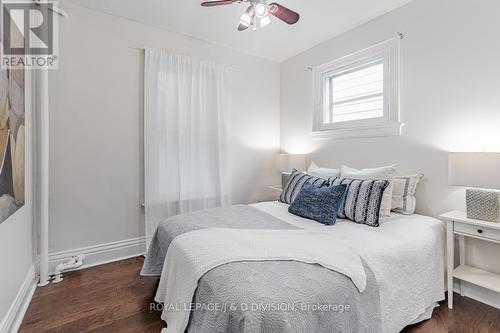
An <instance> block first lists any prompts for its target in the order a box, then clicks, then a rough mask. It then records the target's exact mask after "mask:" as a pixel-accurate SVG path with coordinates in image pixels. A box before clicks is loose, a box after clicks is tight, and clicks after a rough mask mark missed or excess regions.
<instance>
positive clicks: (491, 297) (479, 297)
mask: <svg viewBox="0 0 500 333" xmlns="http://www.w3.org/2000/svg"><path fill="white" fill-rule="evenodd" d="M453 291H454V292H456V293H457V294H460V282H459V281H454V282H453ZM464 296H466V297H469V298H472V299H474V300H476V301H478V302H481V303H484V304H488V305H489V306H492V307H494V308H497V309H500V293H497V292H494V291H492V290H488V289H485V288H482V287H479V286H476V285H473V284H470V283H467V282H464Z"/></svg>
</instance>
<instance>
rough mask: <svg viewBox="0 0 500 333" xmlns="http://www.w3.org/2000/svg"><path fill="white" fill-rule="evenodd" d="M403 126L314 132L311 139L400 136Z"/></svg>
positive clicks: (399, 124)
mask: <svg viewBox="0 0 500 333" xmlns="http://www.w3.org/2000/svg"><path fill="white" fill-rule="evenodd" d="M403 126H404V124H402V123H395V124H387V125H378V126H367V127H351V128H339V129H331V130H322V131H314V132H313V133H312V138H313V139H314V140H324V139H355V138H373V137H383V136H400V135H401V131H402V128H403Z"/></svg>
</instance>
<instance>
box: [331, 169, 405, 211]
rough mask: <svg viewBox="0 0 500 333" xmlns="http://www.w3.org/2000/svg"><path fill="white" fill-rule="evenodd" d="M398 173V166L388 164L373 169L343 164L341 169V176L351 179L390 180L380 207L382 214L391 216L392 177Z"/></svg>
mask: <svg viewBox="0 0 500 333" xmlns="http://www.w3.org/2000/svg"><path fill="white" fill-rule="evenodd" d="M395 175H396V166H395V165H391V166H386V167H381V168H372V169H362V170H358V169H354V168H350V167H347V166H345V165H344V166H342V169H341V175H340V177H341V178H351V179H364V180H372V179H382V180H388V181H389V186H387V188H386V190H385V192H384V196H383V198H382V208H381V209H380V215H381V216H389V215H391V208H392V179H393V178H394V176H395Z"/></svg>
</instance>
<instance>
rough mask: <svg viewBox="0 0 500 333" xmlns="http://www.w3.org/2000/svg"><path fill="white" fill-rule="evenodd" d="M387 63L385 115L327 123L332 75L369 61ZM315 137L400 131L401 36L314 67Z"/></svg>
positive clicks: (385, 134) (357, 135) (358, 135)
mask: <svg viewBox="0 0 500 333" xmlns="http://www.w3.org/2000/svg"><path fill="white" fill-rule="evenodd" d="M377 63H383V64H384V115H383V117H379V118H370V119H361V120H352V121H345V122H338V123H326V124H325V123H324V121H323V119H324V118H323V117H324V115H325V106H326V107H329V106H327V103H328V92H327V89H328V86H329V85H328V84H326V82H327V81H328V80H330V78H331V77H332V76H336V75H340V74H342V73H343V72H348V71H352V70H353V69H355V68H356V67H360V68H361V67H365V66H367V65H369V64H377ZM313 77H314V104H315V105H314V119H313V136H314V137H319V138H321V137H324V136H327V137H330V136H334V137H339V138H345V137H371V136H392V135H401V128H402V126H403V124H401V122H400V110H399V38H393V39H390V40H387V41H385V42H382V43H379V44H376V45H374V46H371V47H369V48H366V49H364V50H361V51H358V52H356V53H353V54H350V55H347V56H345V57H342V58H340V59H337V60H334V61H332V62H329V63H326V64H324V65H320V66H317V67H315V68H313Z"/></svg>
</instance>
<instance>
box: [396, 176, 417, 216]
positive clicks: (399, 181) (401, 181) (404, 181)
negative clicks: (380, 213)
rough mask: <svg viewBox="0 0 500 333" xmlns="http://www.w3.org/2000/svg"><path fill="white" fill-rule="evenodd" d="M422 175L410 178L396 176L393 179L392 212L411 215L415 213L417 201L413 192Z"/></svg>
mask: <svg viewBox="0 0 500 333" xmlns="http://www.w3.org/2000/svg"><path fill="white" fill-rule="evenodd" d="M423 176H424V175H423V174H416V175H411V176H397V177H395V178H394V180H393V182H394V188H393V190H392V211H393V212H396V213H400V214H405V215H411V214H413V213H415V207H416V205H417V199H416V198H415V191H416V190H417V184H418V182H419V181H420V179H422V177H423Z"/></svg>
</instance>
